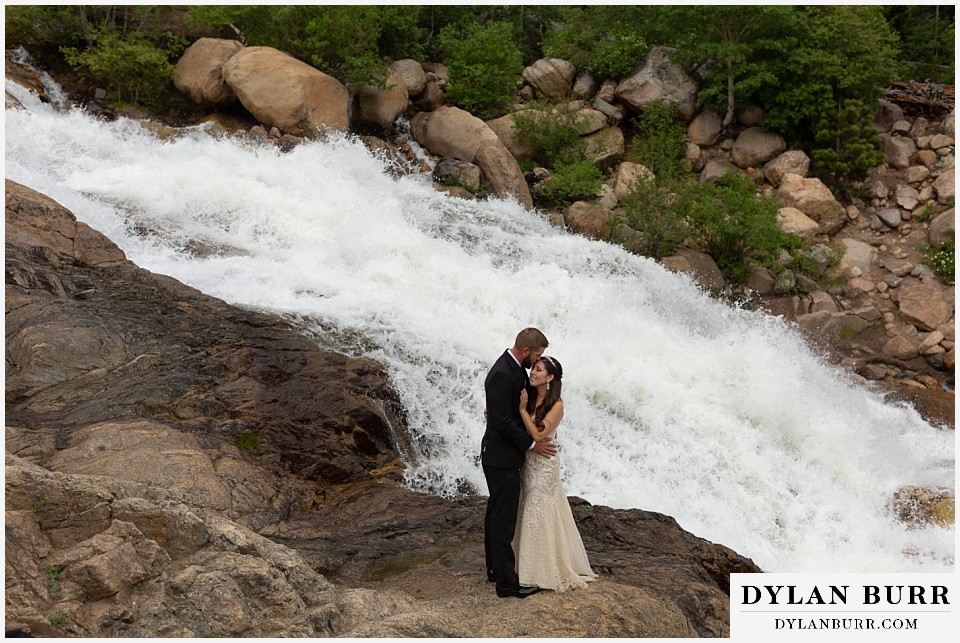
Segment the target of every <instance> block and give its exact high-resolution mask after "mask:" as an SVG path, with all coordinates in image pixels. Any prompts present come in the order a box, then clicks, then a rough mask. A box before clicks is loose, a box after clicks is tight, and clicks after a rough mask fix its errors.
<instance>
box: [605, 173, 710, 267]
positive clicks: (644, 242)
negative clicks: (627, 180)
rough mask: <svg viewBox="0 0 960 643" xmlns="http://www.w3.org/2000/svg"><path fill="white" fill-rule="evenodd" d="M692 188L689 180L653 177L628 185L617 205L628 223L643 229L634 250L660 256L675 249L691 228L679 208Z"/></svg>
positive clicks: (690, 194)
mask: <svg viewBox="0 0 960 643" xmlns="http://www.w3.org/2000/svg"><path fill="white" fill-rule="evenodd" d="M695 189H696V185H695V184H693V183H692V182H680V181H657V180H654V179H650V180H639V181H637V183H635V184H634V185H632V186H631V188H630V191H629V193H628V194H627V196H626V197H625V198H624V199H622V201H621V203H620V205H621V207H623V210H624V213H625V214H626V216H627V225H629V226H630V227H631V228H633V229H635V230H639V231H641V232H642V233H643V236H642V238H641V240H640V243H639V246H638V247H635V250H637V251H638V252H640V254H643V255H645V256H648V257H653V258H654V259H662V258H663V257H666V256H667V255H670V254H672V253H673V251H674V250H676V249H677V246H679V245H680V244H681V243H682V242H683V240H684V239H686V238H687V236H688V234H689V231H690V227H689V224H688V221H687V219H686V217H684V216H683V213H682V212H683V209H684V207H685V206H684V203H685V202H686V201H688V200H689V199H690V198H691V196H692V194H693V191H694V190H695Z"/></svg>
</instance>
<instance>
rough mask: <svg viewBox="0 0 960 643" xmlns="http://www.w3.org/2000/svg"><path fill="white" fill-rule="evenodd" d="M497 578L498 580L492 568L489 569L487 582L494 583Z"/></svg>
mask: <svg viewBox="0 0 960 643" xmlns="http://www.w3.org/2000/svg"><path fill="white" fill-rule="evenodd" d="M496 580H497V579H496V577H495V576H494V575H493V572H492V571H491V570H487V582H488V583H494V582H496Z"/></svg>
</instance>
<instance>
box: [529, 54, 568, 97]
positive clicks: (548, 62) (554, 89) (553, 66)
mask: <svg viewBox="0 0 960 643" xmlns="http://www.w3.org/2000/svg"><path fill="white" fill-rule="evenodd" d="M576 75H577V68H576V67H574V66H573V63H571V62H569V61H566V60H561V59H560V58H541V59H540V60H538V61H537V62H535V63H533V64H532V65H530V66H529V67H527V68H525V69H524V70H523V78H524V80H526V81H527V82H528V83H530V84H531V85H533V88H534V89H536V91H537V94H539V95H540V96H543V97H544V98H548V99H558V98H566V97H567V96H569V95H570V90H571V88H572V86H573V79H574V78H575V77H576Z"/></svg>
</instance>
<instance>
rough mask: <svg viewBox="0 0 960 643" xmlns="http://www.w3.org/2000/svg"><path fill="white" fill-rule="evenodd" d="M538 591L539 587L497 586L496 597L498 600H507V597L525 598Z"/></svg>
mask: <svg viewBox="0 0 960 643" xmlns="http://www.w3.org/2000/svg"><path fill="white" fill-rule="evenodd" d="M540 589H541V588H539V587H500V586H499V585H497V596H499V597H500V598H507V597H508V596H514V597H516V598H526V597H527V596H533V595H534V594H536V593H537V592H539V591H540Z"/></svg>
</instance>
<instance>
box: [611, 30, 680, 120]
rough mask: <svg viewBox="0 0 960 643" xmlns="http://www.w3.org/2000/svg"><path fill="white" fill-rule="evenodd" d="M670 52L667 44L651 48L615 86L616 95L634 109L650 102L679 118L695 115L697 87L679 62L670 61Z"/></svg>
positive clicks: (640, 108)
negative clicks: (674, 110)
mask: <svg viewBox="0 0 960 643" xmlns="http://www.w3.org/2000/svg"><path fill="white" fill-rule="evenodd" d="M673 51H674V50H673V49H670V48H668V47H654V48H652V49H651V50H650V51H649V52H648V53H647V55H646V56H644V57H643V59H642V60H641V61H640V65H639V66H638V67H637V68H636V69H635V70H634V71H633V72H632V73H631V74H630V75H629V76H627V77H626V78H624V79H623V80H621V81H620V83H619V84H618V85H617V88H616V96H617V98H619V99H620V101H621V102H623V103H625V104H626V105H627V106H628V107H630V109H632V110H634V111H636V112H639V111H642V110H643V108H644V107H645V106H647V105H650V104H652V103H658V104H660V105H663V106H665V107H673V108H676V110H677V115H678V116H679V117H680V118H681V119H683V120H684V121H688V122H689V121H691V120H692V119H693V117H694V116H695V115H696V106H697V92H698V91H699V88H698V87H697V84H696V83H695V82H694V81H693V79H692V78H690V76H688V75H687V73H686V72H685V71H684V70H683V68H682V67H681V66H680V65H678V64H676V63H675V62H673V61H671V60H670V53H671V52H673ZM604 100H606V98H604ZM608 102H610V101H608Z"/></svg>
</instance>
